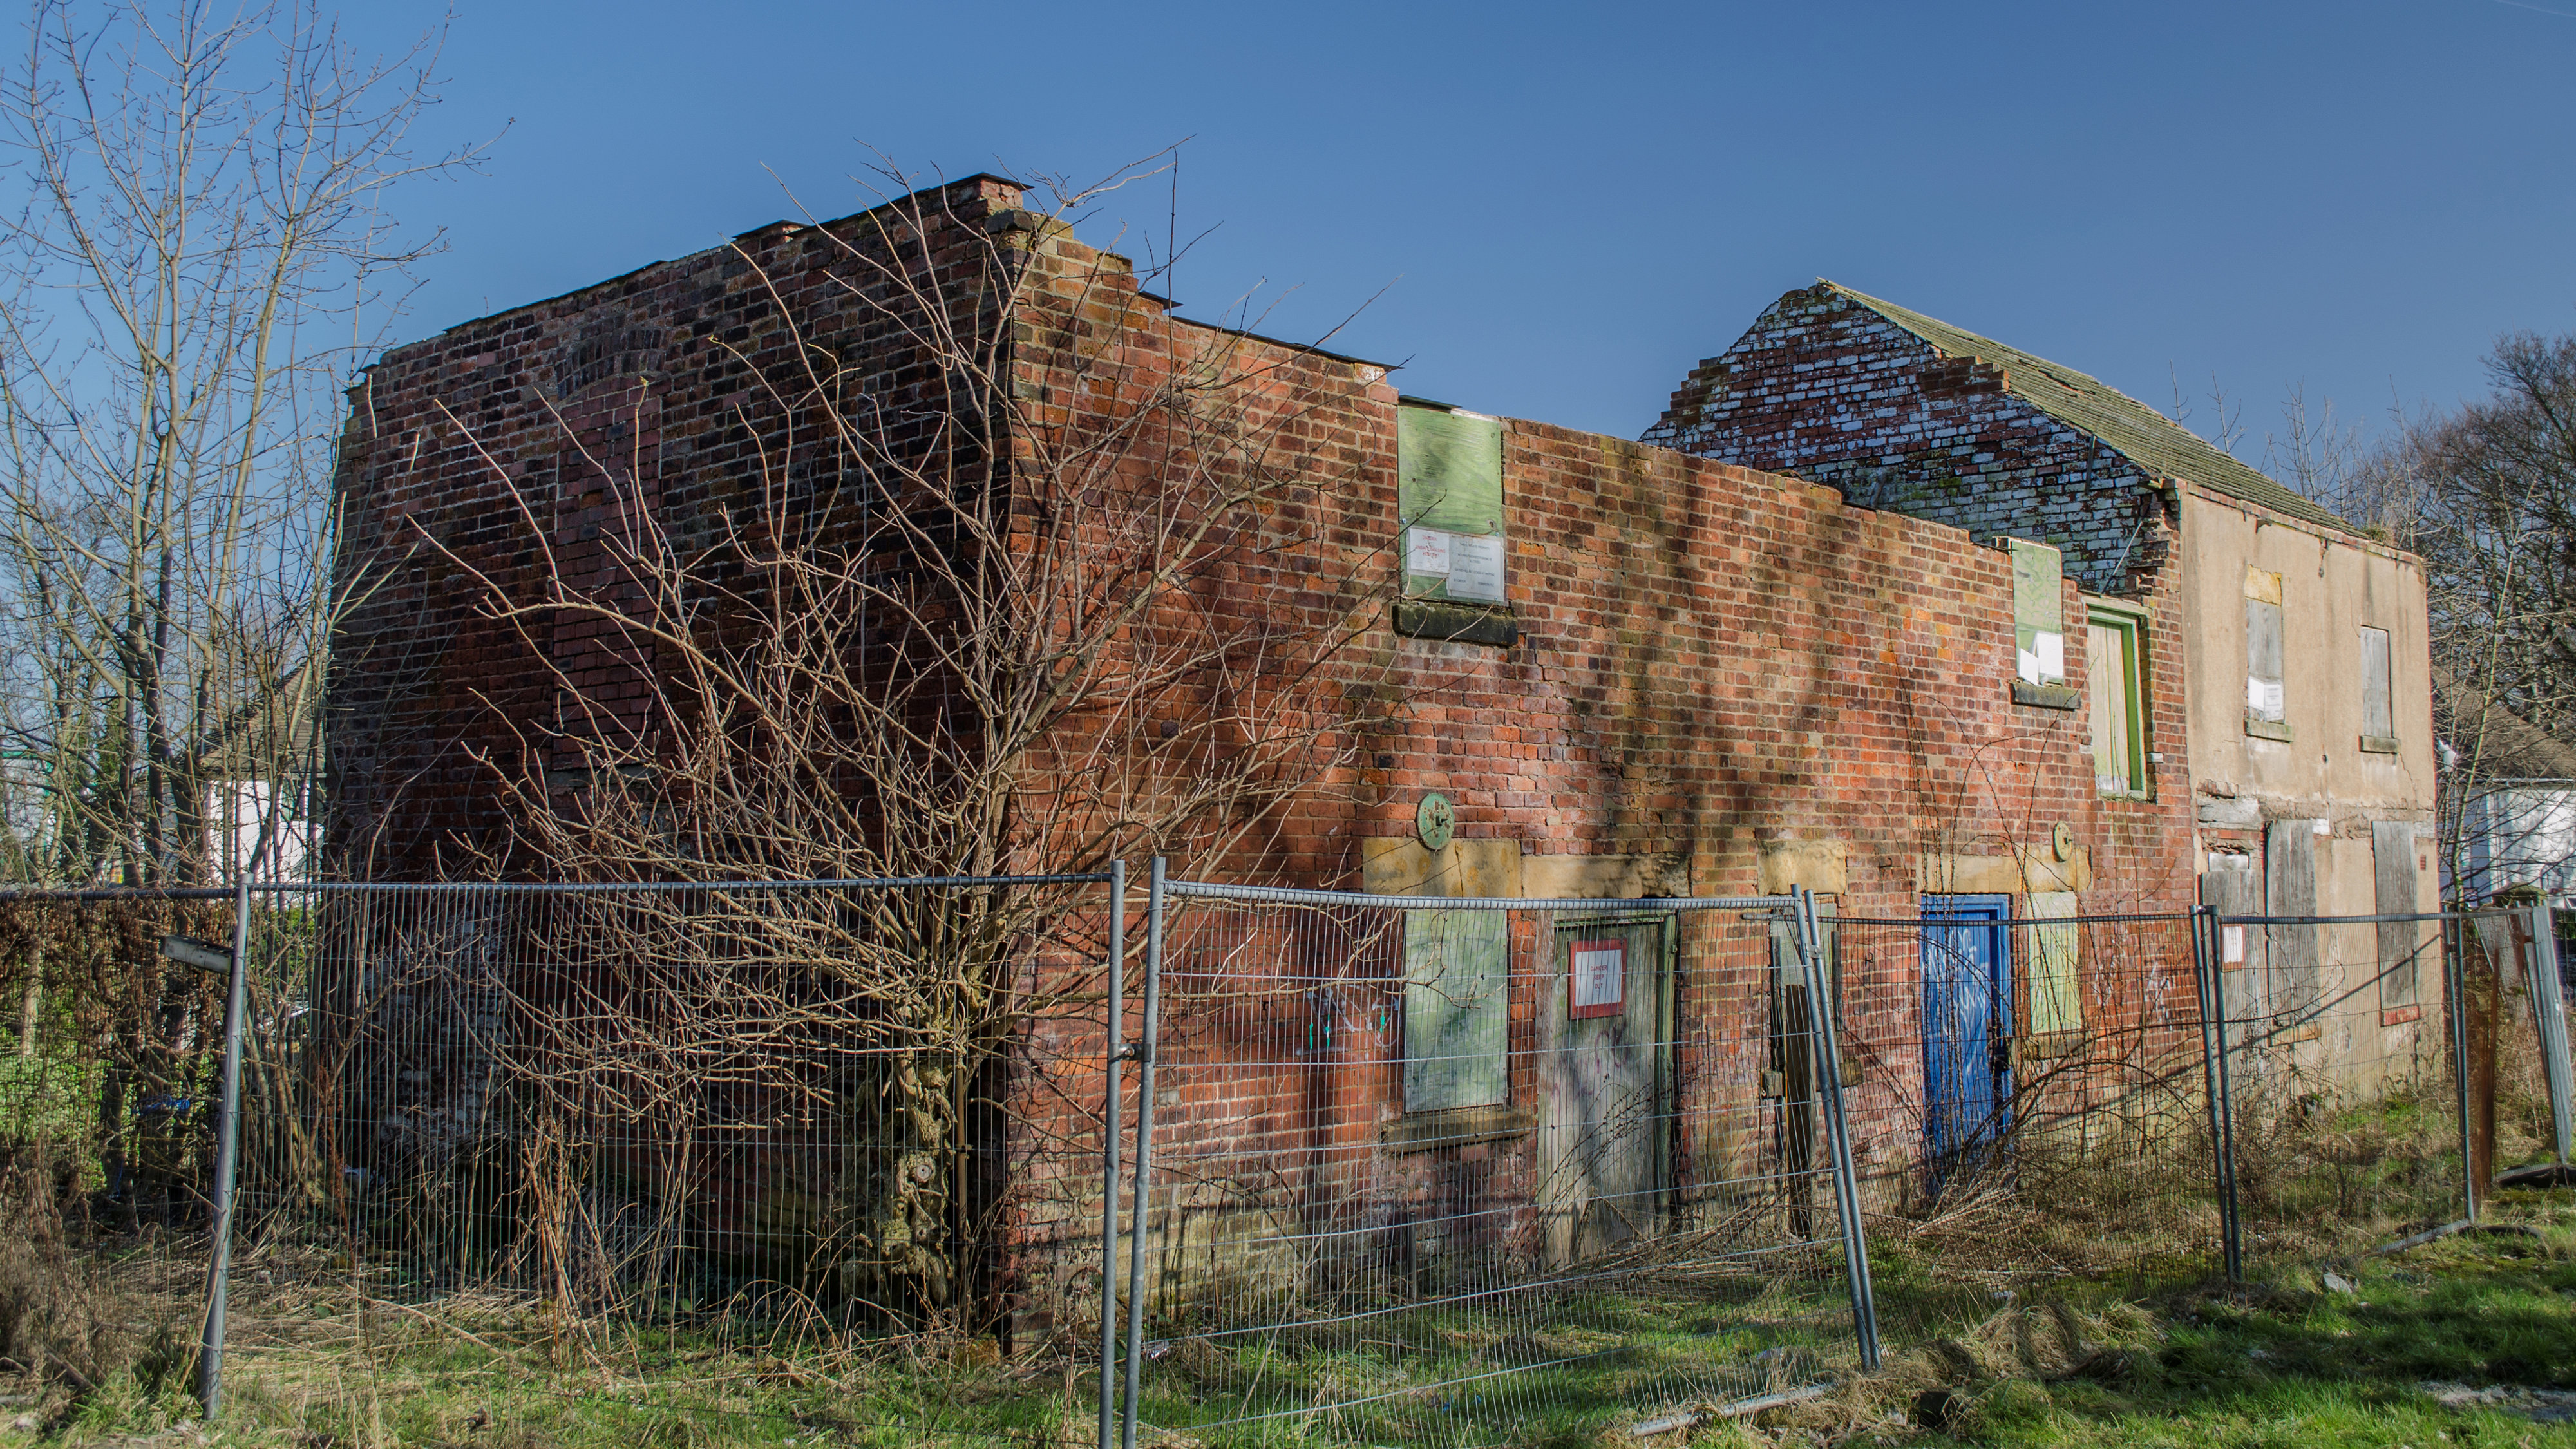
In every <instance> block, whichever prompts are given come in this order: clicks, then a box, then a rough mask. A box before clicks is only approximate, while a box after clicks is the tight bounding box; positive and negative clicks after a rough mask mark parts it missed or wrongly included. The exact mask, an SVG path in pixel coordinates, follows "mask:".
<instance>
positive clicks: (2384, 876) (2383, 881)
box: [2370, 820, 2440, 1011]
mask: <svg viewBox="0 0 2576 1449" xmlns="http://www.w3.org/2000/svg"><path fill="white" fill-rule="evenodd" d="M2420 849H2422V847H2421V846H2420V845H2418V844H2417V843H2416V840H2415V827H2414V826H2413V825H2412V824H2409V823H2408V822H2406V821H2403V820H2375V821H2372V822H2371V826H2370V875H2371V886H2372V901H2371V905H2372V907H2373V909H2374V910H2375V911H2376V913H2377V914H2379V915H2383V916H2410V915H2413V914H2414V913H2415V912H2417V911H2418V910H2420V909H2422V903H2421V901H2420V900H2419V898H2418V896H2417V888H2416V884H2415V879H2416V872H2417V868H2418V863H2419V860H2420V857H2419V856H2418V855H2417V854H2416V852H2417V851H2418V850H2420ZM2430 925H2431V923H2430V922H2426V921H2382V922H2380V923H2379V1008H2380V1010H2382V1011H2396V1010H2400V1009H2403V1008H2405V1007H2409V1006H2413V1005H2415V1004H2416V1000H2417V998H2416V995H2415V992H2416V989H2417V988H2416V979H2417V971H2416V968H2417V967H2418V966H2419V965H2421V964H2422V960H2421V958H2422V957H2423V956H2424V955H2425V953H2426V952H2428V951H2430V950H2432V949H2433V947H2434V943H2435V942H2437V941H2438V940H2439V939H2440V937H2439V936H2438V935H2437V934H2436V933H2434V932H2433V931H2431V930H2430V929H2428V927H2429V926H2430Z"/></svg>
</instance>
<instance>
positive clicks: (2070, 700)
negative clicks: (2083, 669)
mask: <svg viewBox="0 0 2576 1449" xmlns="http://www.w3.org/2000/svg"><path fill="white" fill-rule="evenodd" d="M2012 702H2013V703H2015V704H2026V705H2029V706H2031V707H2032V708H2034V709H2082V708H2083V707H2084V691H2082V690H2080V689H2077V688H2076V687H2075V686H2074V685H2071V684H2033V683H2031V682H2030V681H2029V680H2027V679H2016V680H2014V681H2013V685H2012Z"/></svg>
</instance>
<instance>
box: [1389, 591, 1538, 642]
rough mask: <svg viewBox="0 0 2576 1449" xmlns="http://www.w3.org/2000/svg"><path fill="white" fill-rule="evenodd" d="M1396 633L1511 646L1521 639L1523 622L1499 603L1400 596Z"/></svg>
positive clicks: (1422, 637) (1397, 607) (1396, 616)
mask: <svg viewBox="0 0 2576 1449" xmlns="http://www.w3.org/2000/svg"><path fill="white" fill-rule="evenodd" d="M1395 632H1397V633H1398V634H1401V635H1403V636H1405V637H1406V638H1408V639H1438V640H1442V641H1444V642H1446V643H1451V644H1491V645H1493V646H1495V647H1496V648H1500V649H1509V648H1511V647H1512V646H1513V645H1515V644H1518V643H1519V642H1520V641H1521V626H1520V621H1519V620H1518V619H1515V618H1513V617H1512V611H1511V610H1510V609H1508V608H1506V607H1504V606H1502V605H1499V604H1453V603H1450V602H1449V601H1448V600H1446V599H1398V600H1396V601H1395Z"/></svg>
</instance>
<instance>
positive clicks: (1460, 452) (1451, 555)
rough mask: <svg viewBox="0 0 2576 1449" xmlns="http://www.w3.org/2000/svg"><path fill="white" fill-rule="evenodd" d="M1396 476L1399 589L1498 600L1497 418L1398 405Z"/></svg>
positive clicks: (1471, 599)
mask: <svg viewBox="0 0 2576 1449" xmlns="http://www.w3.org/2000/svg"><path fill="white" fill-rule="evenodd" d="M1395 477H1396V507H1397V510H1398V511H1399V512H1400V513H1401V514H1402V515H1403V533H1404V536H1403V538H1402V539H1401V540H1400V541H1399V544H1400V551H1401V554H1402V558H1403V568H1404V592H1405V594H1406V595H1407V596H1409V597H1412V598H1417V599H1455V600H1458V601H1461V602H1464V603H1475V604H1499V603H1501V602H1503V600H1504V597H1505V595H1504V576H1503V575H1504V561H1503V551H1504V550H1503V424H1502V420H1501V419H1500V418H1488V417H1479V416H1478V415H1476V414H1474V413H1461V412H1452V411H1449V410H1448V409H1445V408H1438V407H1424V406H1421V405H1418V404H1412V403H1407V404H1405V405H1403V406H1401V407H1398V408H1397V409H1396V412H1395Z"/></svg>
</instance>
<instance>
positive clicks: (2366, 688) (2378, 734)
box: [2361, 624, 2397, 755]
mask: <svg viewBox="0 0 2576 1449" xmlns="http://www.w3.org/2000/svg"><path fill="white" fill-rule="evenodd" d="M2361 747H2362V748H2363V749H2364V750H2367V751H2369V752H2371V753H2373V754H2383V755H2393V754H2395V753H2397V710H2396V705H2395V702H2394V700H2393V699H2392V698H2391V696H2390V691H2389V687H2388V631H2387V630H2385V629H2373V628H2371V627H2370V626H2369V625H2367V624H2365V625H2363V626H2362V630H2361Z"/></svg>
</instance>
